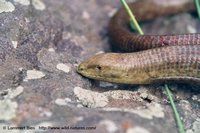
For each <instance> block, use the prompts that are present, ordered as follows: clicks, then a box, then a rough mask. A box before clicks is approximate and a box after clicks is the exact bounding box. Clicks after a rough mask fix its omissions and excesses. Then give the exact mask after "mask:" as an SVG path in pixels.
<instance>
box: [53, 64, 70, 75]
mask: <svg viewBox="0 0 200 133" xmlns="http://www.w3.org/2000/svg"><path fill="white" fill-rule="evenodd" d="M56 68H57V69H58V70H61V71H64V72H66V73H68V72H69V71H70V67H69V66H67V65H66V64H63V63H59V64H57V66H56Z"/></svg>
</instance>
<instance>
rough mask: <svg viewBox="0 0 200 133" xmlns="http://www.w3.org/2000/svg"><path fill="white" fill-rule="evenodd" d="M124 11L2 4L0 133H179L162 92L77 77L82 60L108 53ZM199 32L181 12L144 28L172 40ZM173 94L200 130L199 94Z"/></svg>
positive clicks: (87, 4) (15, 1)
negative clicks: (111, 26)
mask: <svg viewBox="0 0 200 133" xmlns="http://www.w3.org/2000/svg"><path fill="white" fill-rule="evenodd" d="M118 7H120V3H119V2H117V1H115V0H110V1H107V0H96V1H94V0H87V1H83V0H82V1H80V0H58V1H55V0H32V3H30V1H29V0H12V1H6V0H0V24H1V25H0V114H3V115H1V116H0V132H4V133H5V132H15V133H21V132H26V131H30V132H42V131H46V132H52V133H53V132H76V131H78V130H81V131H82V132H95V133H102V132H105V133H106V132H107V133H121V132H126V133H139V132H142V133H160V132H163V133H167V132H173V133H175V132H177V127H176V123H175V120H174V116H173V112H172V110H171V107H170V104H169V101H168V100H167V97H166V95H165V92H164V90H163V89H162V86H154V85H151V86H131V85H117V84H110V83H105V82H99V81H91V80H88V79H86V78H83V77H81V76H80V75H78V74H77V73H76V67H77V65H78V64H79V63H80V61H82V60H83V59H85V58H87V57H89V56H92V55H94V54H96V53H99V52H107V51H110V48H109V41H108V37H107V30H106V29H107V24H108V21H109V19H110V17H111V16H112V14H113V13H114V12H115V11H116V10H117V8H118ZM161 27H163V28H161ZM199 27H200V25H199V20H197V18H196V16H194V15H191V14H189V13H182V14H178V15H175V16H170V17H161V18H158V19H156V20H155V21H152V22H147V23H146V24H144V25H143V26H142V29H143V30H144V32H145V33H148V34H153V33H154V34H166V33H186V32H198V31H199V30H200V28H199ZM170 88H171V89H172V92H173V95H174V99H175V102H176V105H177V107H178V111H179V112H180V115H181V116H182V120H183V122H184V125H185V128H186V132H187V133H197V132H200V129H199V125H200V94H199V91H198V90H195V89H192V88H193V86H190V85H174V84H173V85H170ZM14 127H18V129H14ZM19 127H21V128H20V129H19ZM86 128H87V129H86Z"/></svg>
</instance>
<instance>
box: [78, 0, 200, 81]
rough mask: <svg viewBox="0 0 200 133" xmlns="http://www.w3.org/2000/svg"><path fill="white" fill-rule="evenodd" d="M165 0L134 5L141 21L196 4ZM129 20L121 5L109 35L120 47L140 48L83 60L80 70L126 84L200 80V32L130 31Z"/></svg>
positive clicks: (85, 74) (125, 48) (88, 75)
mask: <svg viewBox="0 0 200 133" xmlns="http://www.w3.org/2000/svg"><path fill="white" fill-rule="evenodd" d="M164 1H166V0H159V2H160V4H161V5H160V4H159V2H158V1H157V4H156V3H155V0H148V1H145V0H139V1H138V2H135V3H132V4H130V7H131V8H132V9H133V10H134V11H135V12H134V14H135V16H136V18H138V20H140V21H142V20H149V19H152V18H154V17H158V16H162V15H166V14H168V15H169V14H172V13H177V12H182V11H185V9H187V11H189V10H192V9H193V8H194V6H193V1H191V0H188V1H187V0H173V1H174V2H175V1H177V3H175V4H173V5H171V6H164V5H163V3H164ZM169 1H170V0H168V2H169ZM183 1H184V2H183ZM150 5H151V6H150ZM140 7H142V8H140ZM151 7H153V8H151ZM138 8H139V9H138ZM169 11H170V12H169ZM144 14H145V15H144ZM128 23H129V17H128V16H127V14H126V13H125V11H124V10H123V8H121V9H119V11H118V12H117V13H116V14H115V15H114V16H113V18H112V19H111V21H110V23H109V31H108V32H109V37H110V39H111V41H112V42H113V44H114V45H115V46H116V47H118V48H119V49H121V50H123V51H129V52H130V51H139V52H135V53H123V54H119V53H105V54H99V55H96V56H94V57H91V58H89V59H87V60H85V61H83V62H82V63H81V64H80V65H79V66H78V69H77V71H78V73H80V74H81V75H83V76H85V77H88V78H92V79H97V80H103V81H108V82H114V83H125V84H149V83H152V82H154V81H159V80H189V81H190V80H194V81H197V82H200V45H199V44H200V34H184V35H137V34H135V33H132V32H130V31H129V29H128V26H127V25H128ZM147 49H148V50H147ZM140 50H144V51H140Z"/></svg>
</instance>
